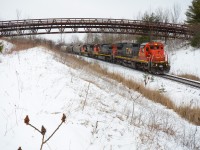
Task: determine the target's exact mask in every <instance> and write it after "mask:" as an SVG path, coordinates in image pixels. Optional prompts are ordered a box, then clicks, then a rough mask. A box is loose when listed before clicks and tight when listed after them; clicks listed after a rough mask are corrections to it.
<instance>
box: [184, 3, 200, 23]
mask: <svg viewBox="0 0 200 150" xmlns="http://www.w3.org/2000/svg"><path fill="white" fill-rule="evenodd" d="M186 16H187V21H186V22H187V23H189V24H197V23H200V0H193V1H192V5H191V6H189V9H188V10H187V12H186Z"/></svg>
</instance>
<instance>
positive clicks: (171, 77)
mask: <svg viewBox="0 0 200 150" xmlns="http://www.w3.org/2000/svg"><path fill="white" fill-rule="evenodd" d="M79 56H80V55H79ZM82 57H88V56H82ZM88 58H91V57H88ZM91 59H95V58H91ZM95 60H98V61H103V62H108V61H105V60H101V59H95ZM108 63H110V62H108ZM120 66H123V65H120ZM123 67H126V68H131V67H128V66H123ZM131 69H133V68H131ZM133 70H135V71H139V72H143V71H141V70H136V69H133ZM156 76H158V77H161V78H165V79H168V80H171V81H175V82H178V83H182V84H185V85H189V86H191V87H195V88H197V89H200V82H198V81H195V80H190V79H186V78H182V77H178V76H175V75H170V74H163V75H156Z"/></svg>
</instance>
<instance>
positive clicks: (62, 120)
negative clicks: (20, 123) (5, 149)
mask: <svg viewBox="0 0 200 150" xmlns="http://www.w3.org/2000/svg"><path fill="white" fill-rule="evenodd" d="M65 121H66V115H65V114H63V116H62V118H61V123H60V124H59V125H58V127H57V128H56V129H55V130H54V132H53V133H52V134H51V135H50V136H49V137H48V138H47V139H46V140H45V139H44V136H45V134H46V128H45V127H44V126H43V125H42V127H41V130H39V129H38V128H36V127H35V126H34V125H32V124H30V119H29V117H28V115H27V116H26V117H25V119H24V123H25V124H26V125H29V126H31V127H32V128H34V129H35V130H36V131H38V132H39V133H40V134H41V135H42V143H41V146H40V150H42V148H43V146H44V144H45V143H47V141H49V140H50V139H51V138H52V136H53V135H54V134H55V133H56V131H58V129H59V128H60V126H61V125H62V124H63V123H64V122H65ZM18 150H22V148H21V147H19V148H18Z"/></svg>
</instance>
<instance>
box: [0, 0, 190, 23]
mask: <svg viewBox="0 0 200 150" xmlns="http://www.w3.org/2000/svg"><path fill="white" fill-rule="evenodd" d="M191 2H192V0H1V1H0V20H15V19H18V17H19V19H36V18H81V17H84V18H114V19H118V18H120V19H121V18H123V19H137V17H138V14H139V13H141V14H142V13H144V12H145V11H150V12H153V11H154V10H155V9H157V8H162V9H163V10H164V9H172V8H173V6H174V5H177V6H178V7H179V8H180V13H181V15H180V21H183V20H184V19H185V12H186V10H187V9H188V6H189V5H191ZM17 14H18V15H17ZM17 16H18V17H17Z"/></svg>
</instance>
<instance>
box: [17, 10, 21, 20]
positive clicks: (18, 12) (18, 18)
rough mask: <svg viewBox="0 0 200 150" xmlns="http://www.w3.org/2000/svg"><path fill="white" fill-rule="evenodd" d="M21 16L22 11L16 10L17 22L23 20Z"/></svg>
mask: <svg viewBox="0 0 200 150" xmlns="http://www.w3.org/2000/svg"><path fill="white" fill-rule="evenodd" d="M21 14H22V11H21V10H18V9H16V15H17V20H20V18H21Z"/></svg>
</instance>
